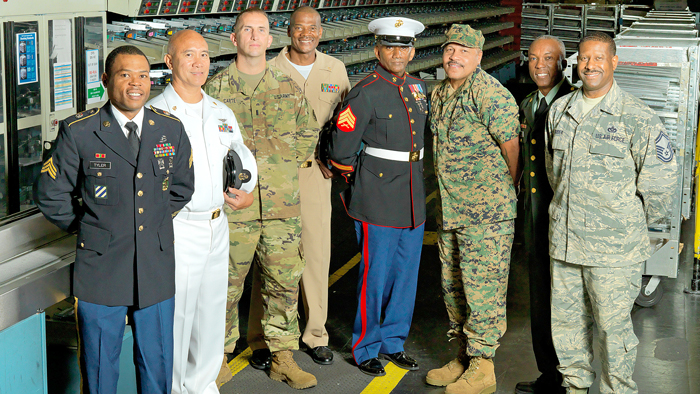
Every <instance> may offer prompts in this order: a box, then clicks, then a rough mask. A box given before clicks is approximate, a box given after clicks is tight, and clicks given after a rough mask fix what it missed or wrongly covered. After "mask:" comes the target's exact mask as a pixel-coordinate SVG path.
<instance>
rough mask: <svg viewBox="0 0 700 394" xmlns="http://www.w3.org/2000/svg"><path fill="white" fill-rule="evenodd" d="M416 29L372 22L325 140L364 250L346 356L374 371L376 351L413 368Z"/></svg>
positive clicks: (421, 206) (399, 22)
mask: <svg viewBox="0 0 700 394" xmlns="http://www.w3.org/2000/svg"><path fill="white" fill-rule="evenodd" d="M423 29H424V26H423V25H422V24H421V23H420V22H417V21H414V20H412V19H408V18H403V17H391V18H381V19H377V20H375V21H372V22H371V23H370V24H369V30H370V31H371V32H372V33H374V34H375V37H376V39H377V43H376V45H375V47H374V53H375V55H376V57H377V59H379V63H380V65H379V66H378V67H377V68H376V69H375V71H374V72H373V73H372V74H370V75H369V76H368V77H367V78H365V79H363V80H362V81H360V82H359V83H358V84H357V85H356V86H355V87H354V88H353V89H352V90H351V91H350V93H348V97H347V98H346V100H345V102H344V103H343V106H342V109H341V111H340V113H339V115H338V119H337V122H336V123H337V126H336V129H335V130H334V131H333V133H332V136H331V146H330V148H329V156H330V158H331V164H332V165H333V167H334V168H335V169H336V170H338V171H340V173H341V174H342V175H343V176H344V177H345V179H346V180H347V181H348V183H350V189H349V190H348V192H347V193H346V194H345V198H344V199H343V202H344V204H345V207H346V209H347V212H348V214H349V215H350V216H351V217H352V218H353V219H355V230H356V233H357V238H358V243H359V245H360V248H361V250H362V261H361V263H360V279H359V282H358V285H357V298H358V303H359V304H358V307H357V313H356V315H355V324H354V327H353V334H352V343H353V344H352V354H353V356H354V358H355V362H357V364H358V366H359V368H360V370H361V371H362V372H364V373H366V374H368V375H372V376H381V375H384V374H385V371H384V368H383V366H382V364H381V362H380V361H379V359H378V356H379V355H380V354H382V355H383V357H385V358H387V359H389V360H390V361H392V362H393V363H394V364H396V365H397V366H399V367H401V368H404V369H408V370H417V369H418V363H416V361H415V360H414V359H413V358H411V357H410V356H408V355H407V354H406V353H405V352H404V346H403V345H404V342H405V340H406V337H407V336H408V331H409V329H410V327H411V319H412V317H413V307H414V304H415V298H416V286H417V282H418V266H419V263H420V254H421V248H422V246H423V227H424V222H425V185H424V183H423V160H422V159H423V138H424V130H425V124H426V119H427V116H428V101H427V98H426V94H427V89H426V86H425V82H423V81H422V80H420V79H418V78H414V77H412V76H410V75H408V74H407V73H406V65H407V64H408V62H409V61H411V59H413V56H414V54H415V48H414V47H413V44H414V42H415V40H416V39H415V35H416V34H418V33H420V32H421V31H423ZM361 149H362V151H361V152H360V153H359V154H358V151H360V150H361ZM382 316H383V317H384V319H383V320H382Z"/></svg>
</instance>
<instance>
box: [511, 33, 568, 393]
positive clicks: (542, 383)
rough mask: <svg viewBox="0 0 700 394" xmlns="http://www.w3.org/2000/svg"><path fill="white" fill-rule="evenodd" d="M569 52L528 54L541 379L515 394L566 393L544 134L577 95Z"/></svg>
mask: <svg viewBox="0 0 700 394" xmlns="http://www.w3.org/2000/svg"><path fill="white" fill-rule="evenodd" d="M565 56H566V48H565V47H564V43H563V42H562V41H561V40H560V39H558V38H557V37H554V36H548V35H543V36H540V37H537V38H536V39H535V40H534V41H533V42H532V44H530V48H529V50H528V68H529V71H530V78H532V81H533V82H535V84H536V85H537V90H535V91H534V92H532V93H530V94H529V95H528V96H527V97H525V99H524V100H523V101H522V103H520V147H521V152H522V160H523V176H522V180H523V185H524V186H525V190H523V194H524V196H525V198H524V203H523V207H524V212H523V219H522V220H523V222H524V225H523V235H524V238H525V242H524V245H525V249H526V255H525V259H526V261H527V264H528V274H529V278H530V331H531V332H532V349H533V351H534V352H535V360H536V361H537V369H538V370H539V371H540V373H541V375H540V377H538V378H537V380H535V381H532V382H520V383H518V384H517V386H515V394H530V393H547V394H550V393H551V394H555V393H563V392H564V388H563V387H562V386H561V382H562V376H561V374H560V373H559V371H557V365H559V361H558V359H557V353H556V352H555V351H554V344H553V343H552V308H551V305H550V297H551V292H550V284H551V281H552V277H551V275H550V273H549V238H548V232H549V214H547V209H548V208H549V203H550V201H552V187H551V186H549V181H548V180H547V170H546V168H545V165H544V128H545V125H546V123H547V113H548V112H549V106H550V105H552V103H554V102H555V101H556V100H557V99H558V98H559V97H562V96H564V95H566V94H568V93H571V91H572V89H573V88H572V87H571V85H569V83H568V82H567V81H566V78H564V75H562V69H563V68H564V66H565V63H564V62H565V60H564V57H565Z"/></svg>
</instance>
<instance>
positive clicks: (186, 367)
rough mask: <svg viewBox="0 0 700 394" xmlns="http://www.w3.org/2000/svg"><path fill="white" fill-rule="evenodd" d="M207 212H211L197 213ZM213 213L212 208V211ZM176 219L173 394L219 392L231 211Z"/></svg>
mask: <svg viewBox="0 0 700 394" xmlns="http://www.w3.org/2000/svg"><path fill="white" fill-rule="evenodd" d="M196 215H204V217H206V214H195V215H192V216H196ZM209 215H211V213H209ZM181 216H182V215H180V216H177V217H175V219H174V220H173V223H174V229H175V324H174V330H173V333H174V339H175V340H174V343H175V346H174V353H173V359H174V360H173V390H172V393H173V394H213V393H216V394H218V393H219V388H218V387H217V385H216V377H217V375H218V373H219V369H220V368H221V362H222V360H223V356H224V328H225V326H226V292H227V287H228V250H229V241H228V224H227V222H226V215H224V214H221V216H219V217H218V218H216V219H213V220H192V219H191V218H190V219H183V218H181Z"/></svg>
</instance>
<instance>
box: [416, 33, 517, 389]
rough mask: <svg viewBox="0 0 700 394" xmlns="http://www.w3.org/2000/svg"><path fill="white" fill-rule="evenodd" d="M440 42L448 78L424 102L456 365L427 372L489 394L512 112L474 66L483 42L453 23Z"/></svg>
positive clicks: (507, 226)
mask: <svg viewBox="0 0 700 394" xmlns="http://www.w3.org/2000/svg"><path fill="white" fill-rule="evenodd" d="M446 35H447V41H446V43H445V44H443V48H444V49H443V56H442V61H443V66H444V68H445V72H446V73H447V76H448V78H447V79H446V80H445V81H443V82H442V83H441V84H440V85H439V86H438V87H437V89H435V91H433V94H432V97H431V108H432V111H431V114H430V127H431V129H432V131H433V150H434V157H435V173H436V174H437V178H438V186H439V189H440V203H439V204H438V207H440V209H441V213H440V214H439V215H438V233H439V239H438V247H439V251H440V261H441V263H442V289H443V294H444V297H445V305H446V306H447V313H448V315H449V317H450V330H449V331H448V334H447V335H448V337H449V338H450V339H457V340H458V341H459V344H460V351H459V355H458V357H457V358H456V359H454V360H452V361H450V363H449V364H447V365H445V366H444V367H442V368H439V369H434V370H432V371H430V372H428V376H427V378H426V380H427V382H428V383H429V384H431V385H435V386H447V388H446V391H445V392H446V393H469V394H477V393H493V392H494V391H495V390H496V376H495V374H494V365H493V357H494V356H495V353H496V349H497V348H498V345H499V344H498V340H499V339H500V338H501V336H503V333H504V332H505V330H506V290H507V288H508V271H509V269H510V251H511V246H512V243H513V232H514V225H513V221H514V219H515V215H516V195H515V186H514V182H515V179H516V177H517V175H516V174H517V172H518V155H519V150H520V148H519V143H518V106H517V104H516V103H515V99H513V96H512V95H511V94H510V93H509V92H508V91H507V90H506V89H505V88H504V87H503V86H502V85H501V84H500V83H499V82H498V81H497V80H496V79H495V78H493V77H491V76H490V75H488V74H487V73H486V72H484V71H483V70H481V69H480V68H477V66H478V64H479V62H480V61H481V56H482V51H481V48H482V47H483V44H484V36H483V35H482V34H481V32H480V31H476V30H474V29H472V28H471V27H470V26H468V25H457V24H455V25H452V27H451V28H450V30H449V31H448V32H447V33H446Z"/></svg>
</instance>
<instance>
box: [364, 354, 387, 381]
mask: <svg viewBox="0 0 700 394" xmlns="http://www.w3.org/2000/svg"><path fill="white" fill-rule="evenodd" d="M359 368H360V371H362V372H363V373H366V374H367V375H369V376H384V375H386V371H384V367H383V366H382V363H381V361H379V359H378V358H376V357H375V358H370V359H369V360H365V361H363V362H362V364H360V365H359Z"/></svg>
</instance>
